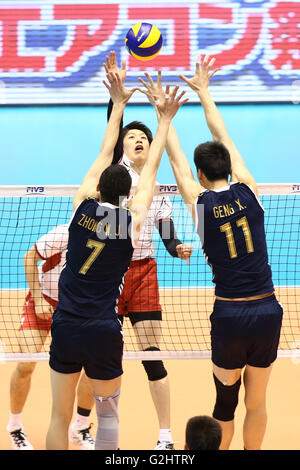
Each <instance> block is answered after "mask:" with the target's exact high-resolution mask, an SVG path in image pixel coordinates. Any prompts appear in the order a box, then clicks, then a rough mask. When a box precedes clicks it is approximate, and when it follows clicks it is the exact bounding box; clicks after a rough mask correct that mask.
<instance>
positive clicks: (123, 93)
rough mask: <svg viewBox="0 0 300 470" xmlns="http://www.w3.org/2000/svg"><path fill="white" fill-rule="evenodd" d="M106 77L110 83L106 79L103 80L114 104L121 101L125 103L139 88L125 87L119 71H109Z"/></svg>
mask: <svg viewBox="0 0 300 470" xmlns="http://www.w3.org/2000/svg"><path fill="white" fill-rule="evenodd" d="M106 78H107V80H108V82H109V83H107V82H106V81H105V80H103V83H104V85H105V86H106V88H107V89H108V91H109V93H110V96H111V99H112V101H113V103H114V104H116V103H120V104H123V105H125V104H126V103H127V101H129V99H130V98H131V96H132V95H133V93H134V92H135V91H136V90H138V87H135V88H132V89H131V90H129V89H128V88H125V87H124V85H123V82H122V78H121V76H120V73H119V72H108V73H107V74H106Z"/></svg>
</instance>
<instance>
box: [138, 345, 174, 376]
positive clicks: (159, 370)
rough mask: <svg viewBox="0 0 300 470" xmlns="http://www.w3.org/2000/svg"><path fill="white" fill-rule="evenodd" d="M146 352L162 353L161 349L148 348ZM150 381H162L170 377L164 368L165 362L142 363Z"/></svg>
mask: <svg viewBox="0 0 300 470" xmlns="http://www.w3.org/2000/svg"><path fill="white" fill-rule="evenodd" d="M145 351H160V349H159V348H147V349H145ZM142 364H143V366H144V369H145V371H146V374H147V376H148V380H150V381H151V382H154V381H155V380H161V379H163V378H165V377H166V376H167V375H168V372H167V371H166V369H165V367H164V363H163V361H160V360H158V361H142Z"/></svg>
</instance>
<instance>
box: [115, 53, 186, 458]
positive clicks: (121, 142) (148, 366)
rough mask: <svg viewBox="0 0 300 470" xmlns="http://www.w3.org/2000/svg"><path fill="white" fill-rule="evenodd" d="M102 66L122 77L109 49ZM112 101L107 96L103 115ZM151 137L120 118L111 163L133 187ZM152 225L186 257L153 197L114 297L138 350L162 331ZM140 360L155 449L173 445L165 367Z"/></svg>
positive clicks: (167, 208)
mask: <svg viewBox="0 0 300 470" xmlns="http://www.w3.org/2000/svg"><path fill="white" fill-rule="evenodd" d="M106 71H118V73H119V74H120V76H121V77H122V80H123V82H124V81H125V78H126V67H125V64H124V63H123V66H122V69H119V67H118V66H117V64H116V57H115V54H114V52H112V53H111V54H110V56H109V57H107V60H106ZM112 106H113V104H112V101H111V100H110V102H109V106H108V118H109V116H110V113H111V111H112ZM122 121H123V120H122ZM151 142H152V133H151V131H150V129H149V128H148V127H147V126H145V125H144V124H143V123H141V122H139V121H134V122H132V123H130V124H129V125H127V126H125V127H124V128H123V122H121V125H120V133H119V139H118V142H117V144H116V147H115V151H114V158H113V163H118V164H122V165H124V166H125V167H126V168H127V169H128V171H129V173H130V175H131V178H132V186H133V187H134V186H136V185H137V183H138V180H139V176H140V173H141V171H142V169H143V166H144V164H145V162H146V160H147V158H148V154H149V146H150V144H151ZM154 227H156V228H157V230H158V231H159V234H160V236H161V238H162V241H163V243H164V245H165V247H166V249H167V251H168V252H169V254H170V255H171V256H173V257H179V258H181V259H183V260H188V259H189V257H190V256H191V252H192V250H191V246H190V245H187V244H182V243H181V241H180V240H179V239H178V238H177V235H176V232H175V228H174V223H173V221H172V204H171V202H170V199H169V198H168V197H165V196H159V195H158V196H154V198H153V201H152V204H151V206H150V209H149V211H148V214H147V217H146V219H145V222H144V225H143V227H142V228H141V231H140V236H139V247H138V248H135V250H134V253H133V257H132V261H131V263H130V266H129V269H128V271H127V273H126V275H125V279H124V288H123V291H122V294H121V296H120V298H119V301H118V311H119V315H120V317H121V318H122V316H128V317H129V319H130V321H131V324H132V326H133V329H134V332H135V335H136V338H137V342H138V346H139V349H140V350H142V351H159V345H160V340H161V334H162V332H161V321H162V308H161V305H160V303H159V286H158V279H157V265H156V260H155V252H156V250H155V245H154V243H153V242H152V232H153V228H154ZM142 364H143V366H144V368H145V371H146V374H147V377H148V380H149V387H150V392H151V396H152V399H153V402H154V405H155V409H156V412H157V417H158V421H159V427H160V431H159V436H158V443H157V446H156V449H158V450H159V449H162V450H171V449H173V448H174V444H173V439H172V434H171V430H170V386H169V379H168V374H167V371H166V369H165V367H164V364H163V361H161V360H154V361H149V360H148V361H142Z"/></svg>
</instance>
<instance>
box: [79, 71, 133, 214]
mask: <svg viewBox="0 0 300 470" xmlns="http://www.w3.org/2000/svg"><path fill="white" fill-rule="evenodd" d="M107 79H108V82H109V83H107V82H106V81H103V83H104V85H105V86H106V88H107V89H108V90H109V93H110V96H111V99H112V101H113V103H114V106H113V109H112V112H111V115H110V118H109V121H108V124H107V127H106V131H105V134H104V139H103V142H102V145H101V149H100V153H99V155H98V157H97V159H96V160H95V161H94V163H93V164H92V166H91V167H90V169H89V170H88V172H87V174H86V175H85V177H84V179H83V181H82V183H81V185H80V188H79V190H78V191H77V193H76V195H75V197H74V201H73V207H74V209H75V208H76V207H77V206H78V204H80V203H81V201H83V200H84V199H85V198H87V197H96V196H97V195H98V193H97V186H98V182H99V178H100V176H101V174H102V172H103V171H104V170H105V169H106V168H107V167H108V166H110V165H111V163H112V159H113V153H114V148H115V145H116V142H117V140H118V136H119V128H120V122H121V119H122V116H123V112H124V109H125V106H126V103H127V102H128V100H129V99H130V97H131V96H132V94H133V93H134V91H135V90H136V88H133V89H131V90H128V89H126V88H125V87H124V86H123V83H122V81H121V78H120V76H119V74H118V73H113V72H109V73H108V74H107Z"/></svg>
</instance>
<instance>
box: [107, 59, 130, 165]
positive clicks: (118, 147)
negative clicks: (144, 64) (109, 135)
mask: <svg viewBox="0 0 300 470" xmlns="http://www.w3.org/2000/svg"><path fill="white" fill-rule="evenodd" d="M104 68H105V71H106V73H109V72H116V73H118V74H119V76H120V79H121V82H122V83H124V82H125V80H126V74H127V70H126V60H123V61H122V65H121V67H119V66H118V64H117V58H116V53H115V51H111V52H110V55H109V56H106V63H105V64H104ZM113 105H114V103H113V101H112V99H111V98H110V100H109V103H108V106H107V121H109V118H110V115H111V112H112V109H113ZM122 129H123V116H122V118H121V121H120V125H119V136H118V139H117V142H116V144H115V148H114V155H113V159H112V164H113V165H115V164H117V163H119V161H120V160H121V158H122V156H123V137H122Z"/></svg>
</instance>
